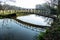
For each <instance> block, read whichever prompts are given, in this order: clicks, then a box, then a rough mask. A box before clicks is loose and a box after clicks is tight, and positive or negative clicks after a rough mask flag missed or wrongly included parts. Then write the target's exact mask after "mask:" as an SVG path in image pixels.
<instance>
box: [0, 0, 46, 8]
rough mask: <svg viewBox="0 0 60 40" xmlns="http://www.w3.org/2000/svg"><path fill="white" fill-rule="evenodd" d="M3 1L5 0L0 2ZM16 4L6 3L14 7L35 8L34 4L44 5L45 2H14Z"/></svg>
mask: <svg viewBox="0 0 60 40" xmlns="http://www.w3.org/2000/svg"><path fill="white" fill-rule="evenodd" d="M0 1H5V0H0ZM15 1H16V2H9V1H8V2H7V4H10V5H16V6H19V7H22V8H35V6H36V4H42V3H45V2H46V1H47V0H15Z"/></svg>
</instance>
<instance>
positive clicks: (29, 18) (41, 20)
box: [17, 14, 53, 26]
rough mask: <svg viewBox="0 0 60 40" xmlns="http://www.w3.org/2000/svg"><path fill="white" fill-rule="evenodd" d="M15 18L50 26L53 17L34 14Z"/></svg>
mask: <svg viewBox="0 0 60 40" xmlns="http://www.w3.org/2000/svg"><path fill="white" fill-rule="evenodd" d="M17 19H19V20H22V21H24V22H27V23H31V24H36V25H43V26H51V23H52V22H53V19H51V18H48V17H43V16H37V15H35V14H31V15H27V16H21V17H17Z"/></svg>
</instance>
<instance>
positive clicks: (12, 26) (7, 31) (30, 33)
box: [0, 18, 45, 40]
mask: <svg viewBox="0 0 60 40" xmlns="http://www.w3.org/2000/svg"><path fill="white" fill-rule="evenodd" d="M39 32H45V29H41V28H36V27H32V26H31V27H30V26H29V25H23V24H22V23H18V22H17V21H15V20H13V19H8V18H7V19H0V40H33V39H34V40H36V36H37V35H38V34H39Z"/></svg>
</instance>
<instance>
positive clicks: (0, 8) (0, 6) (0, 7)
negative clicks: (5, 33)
mask: <svg viewBox="0 0 60 40" xmlns="http://www.w3.org/2000/svg"><path fill="white" fill-rule="evenodd" d="M0 10H2V5H1V1H0Z"/></svg>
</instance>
